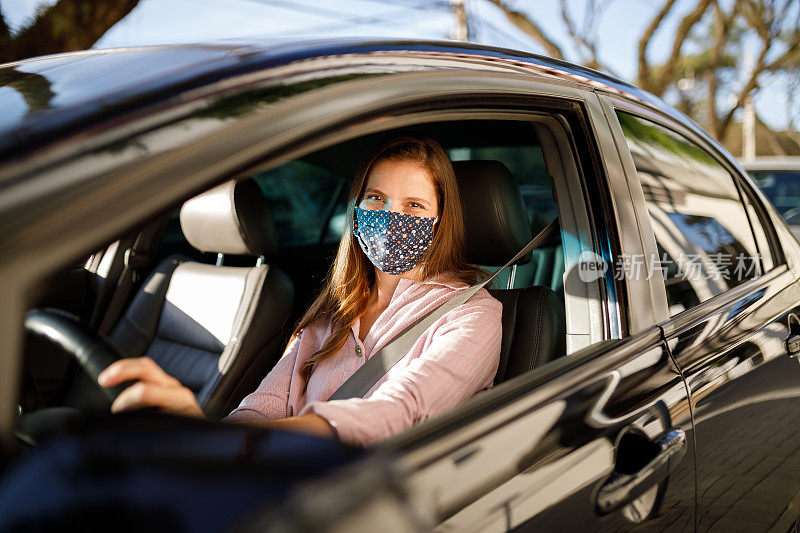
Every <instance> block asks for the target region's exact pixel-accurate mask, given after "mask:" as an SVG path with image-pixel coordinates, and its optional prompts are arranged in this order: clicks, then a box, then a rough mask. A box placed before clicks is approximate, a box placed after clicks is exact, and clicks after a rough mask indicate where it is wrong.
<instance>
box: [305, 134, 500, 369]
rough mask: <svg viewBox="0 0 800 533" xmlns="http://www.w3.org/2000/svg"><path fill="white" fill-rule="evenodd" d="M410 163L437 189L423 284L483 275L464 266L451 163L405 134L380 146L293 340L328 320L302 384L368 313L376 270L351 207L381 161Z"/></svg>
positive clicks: (358, 180) (355, 190)
mask: <svg viewBox="0 0 800 533" xmlns="http://www.w3.org/2000/svg"><path fill="white" fill-rule="evenodd" d="M386 160H392V161H410V162H414V163H417V164H419V165H421V166H422V167H423V168H425V169H426V170H427V171H428V173H429V175H430V176H431V179H432V180H433V185H434V188H435V189H436V198H437V201H438V204H439V222H438V223H437V226H438V228H437V229H436V231H435V233H434V237H433V241H432V242H431V245H430V247H429V248H428V251H427V252H426V253H425V255H424V256H423V258H422V259H421V261H420V265H421V266H420V274H421V276H422V279H423V280H425V279H428V278H429V277H432V276H435V275H437V274H442V273H450V274H451V275H452V276H453V277H454V278H455V279H456V280H459V281H462V282H464V283H467V284H469V285H473V284H475V283H476V281H477V280H478V279H479V278H480V277H482V276H483V275H485V274H486V272H485V271H483V270H482V269H480V268H478V267H475V266H473V265H470V264H469V263H468V262H467V254H466V237H465V232H464V220H463V216H462V211H461V198H460V196H459V194H458V184H457V183H456V177H455V173H454V172H453V165H452V163H451V162H450V158H449V157H448V156H447V153H446V152H445V151H444V149H443V148H442V146H441V145H440V144H439V143H438V142H436V141H434V140H433V139H430V138H426V137H420V136H410V135H404V136H399V137H391V138H388V139H385V140H384V141H382V142H380V143H379V144H378V145H377V146H375V148H373V149H372V151H371V152H370V153H369V154H368V155H367V157H366V158H365V159H364V161H363V162H362V163H361V168H360V169H359V170H358V173H357V174H356V177H355V180H354V181H353V186H352V188H351V189H350V195H349V197H348V203H347V206H348V210H347V219H346V220H347V222H346V224H345V232H344V235H343V236H342V240H341V242H340V243H339V249H338V251H337V253H336V259H335V260H334V262H333V264H332V265H331V268H330V270H329V271H328V275H327V277H326V279H325V284H324V286H323V288H322V290H321V291H320V294H319V296H317V298H316V299H315V300H314V303H312V304H311V306H310V307H309V308H308V310H307V311H306V312H305V314H304V315H303V317H302V318H301V319H300V321H299V322H298V324H297V327H296V328H295V330H294V332H293V333H292V338H294V337H295V336H296V335H298V334H299V333H300V331H302V329H303V328H305V327H306V326H308V325H309V324H311V323H313V322H315V321H317V320H320V319H328V320H330V323H331V334H330V336H329V337H328V338H327V339H326V340H325V343H324V344H323V345H322V347H321V348H320V349H319V350H318V351H317V352H315V353H314V354H313V355H312V356H311V358H310V359H309V360H308V361H307V362H306V363H305V364H304V365H303V368H302V370H301V375H302V376H303V378H304V379H305V381H306V383H307V382H308V378H309V377H310V376H311V373H312V372H313V371H314V367H315V366H316V365H317V363H319V362H320V361H322V360H324V359H327V358H328V357H330V356H331V355H333V354H335V353H336V352H338V351H339V350H340V349H341V348H342V346H344V344H345V342H346V341H347V336H348V333H349V330H350V326H352V324H353V322H355V320H356V319H357V318H358V317H359V316H361V314H362V313H363V312H364V311H365V310H366V307H367V302H368V301H369V296H370V294H371V293H372V291H373V290H374V284H375V267H374V266H373V265H372V263H371V262H370V261H369V259H368V258H367V256H366V255H365V254H364V252H363V251H362V250H361V248H360V246H359V245H358V242H357V240H356V239H355V237H354V236H353V232H352V228H353V214H354V206H355V205H356V204H357V201H358V200H359V199H360V198H361V196H362V195H363V193H364V188H365V186H366V182H367V178H368V176H369V174H370V172H371V171H372V169H373V168H374V167H375V165H376V164H377V163H378V162H380V161H386Z"/></svg>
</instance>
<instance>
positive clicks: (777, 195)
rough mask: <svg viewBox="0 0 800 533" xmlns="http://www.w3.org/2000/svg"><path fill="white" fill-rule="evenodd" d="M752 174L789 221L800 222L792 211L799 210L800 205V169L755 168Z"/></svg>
mask: <svg viewBox="0 0 800 533" xmlns="http://www.w3.org/2000/svg"><path fill="white" fill-rule="evenodd" d="M750 175H751V176H753V179H754V180H755V181H756V183H757V184H758V186H759V187H760V188H761V190H762V191H764V194H766V195H767V198H769V199H770V201H771V202H772V203H773V204H774V205H775V207H776V208H778V211H779V212H780V214H781V216H783V217H784V218H787V222H789V223H790V224H792V223H794V224H798V223H800V220H799V219H798V217H797V216H793V215H795V213H790V211H793V210H794V211H798V210H797V208H798V207H799V206H800V170H754V171H751V172H750ZM787 215H788V216H787ZM789 218H793V219H794V220H789Z"/></svg>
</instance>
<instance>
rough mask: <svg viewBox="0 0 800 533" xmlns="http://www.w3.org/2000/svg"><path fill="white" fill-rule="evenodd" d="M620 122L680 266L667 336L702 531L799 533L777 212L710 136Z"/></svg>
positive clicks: (785, 273)
mask: <svg viewBox="0 0 800 533" xmlns="http://www.w3.org/2000/svg"><path fill="white" fill-rule="evenodd" d="M616 117H617V119H618V121H619V124H620V133H621V134H622V135H624V137H625V139H626V142H627V145H628V146H629V148H630V152H629V153H631V154H632V158H631V161H630V165H631V167H635V172H636V174H637V175H638V180H639V181H640V183H641V186H642V187H643V189H644V195H643V196H644V199H645V204H646V210H647V212H649V218H650V222H651V224H652V228H653V231H654V235H655V241H656V246H657V252H656V253H657V255H658V256H659V260H661V261H663V262H664V263H668V264H663V265H662V266H663V269H661V270H659V274H661V275H663V278H661V279H662V280H663V282H662V284H661V287H662V290H663V291H664V292H665V294H666V299H665V300H666V302H665V303H666V307H665V309H666V311H667V313H668V314H669V318H668V319H667V320H665V321H663V322H662V324H661V328H662V329H663V331H664V337H665V340H666V342H667V346H668V347H669V349H670V351H671V353H672V355H673V357H674V358H675V361H676V363H677V364H678V366H679V367H680V369H681V371H682V372H683V374H684V376H685V378H686V380H687V383H688V385H689V389H690V394H691V399H692V405H691V408H692V412H693V416H694V422H695V433H696V445H697V476H698V526H699V530H702V531H705V530H734V531H741V530H748V531H766V530H768V529H771V530H777V531H788V530H789V529H790V528H791V527H792V525H793V524H794V523H795V522H796V520H797V516H798V514H799V513H800V511H798V504H800V439H799V438H798V435H800V387H798V385H800V365H798V361H797V359H796V358H795V353H796V351H797V349H798V348H797V346H796V339H797V338H798V337H797V335H798V333H800V329H798V328H800V322H798V320H797V313H798V311H799V310H800V308H799V307H798V302H800V288H799V287H798V285H797V281H796V278H797V276H796V274H795V273H794V272H793V271H792V270H790V269H789V268H788V267H787V265H786V264H785V263H784V261H783V258H782V257H781V255H782V254H781V248H780V247H777V246H776V244H778V243H779V242H780V241H778V240H777V239H778V238H777V237H776V235H775V234H774V230H773V228H772V226H773V224H775V223H776V221H777V215H775V214H773V215H775V216H771V215H770V214H769V213H768V212H767V211H766V209H765V207H764V205H763V204H761V199H760V198H758V195H757V194H756V193H755V191H754V189H753V188H751V187H750V184H749V183H747V182H746V180H743V179H742V178H741V176H740V175H738V174H737V172H736V170H735V169H734V168H733V167H732V166H730V165H729V164H727V162H725V161H724V159H723V158H721V157H720V156H719V155H718V154H717V153H715V151H714V150H713V149H712V148H711V147H710V146H709V145H707V144H706V143H705V142H704V140H703V139H702V138H700V136H695V135H693V134H692V132H690V131H687V130H685V129H681V128H680V126H679V125H677V124H674V123H670V122H667V121H663V122H661V121H659V120H658V119H657V118H656V117H654V116H651V115H649V114H647V113H644V112H642V111H641V110H636V109H634V108H631V107H621V108H618V109H617V113H616ZM632 170H633V169H632ZM777 223H778V224H780V222H777ZM781 239H782V240H783V243H784V244H785V246H784V247H783V249H784V251H785V252H786V254H787V256H788V255H789V254H796V253H797V252H796V247H797V243H796V241H794V242H793V239H792V238H791V236H790V235H789V234H788V231H783V235H782V236H781ZM681 255H682V256H683V257H684V258H683V259H682V260H681V259H680V256H681ZM692 255H694V256H695V258H694V259H693V260H691V259H687V258H688V257H691V256H692ZM664 259H666V261H664ZM690 270H691V272H690ZM662 302H663V300H662Z"/></svg>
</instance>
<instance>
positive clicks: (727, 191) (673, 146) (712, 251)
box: [618, 112, 761, 315]
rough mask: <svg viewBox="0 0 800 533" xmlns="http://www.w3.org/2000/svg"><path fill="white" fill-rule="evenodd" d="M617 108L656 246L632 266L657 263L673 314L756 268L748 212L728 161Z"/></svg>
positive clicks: (648, 268)
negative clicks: (655, 251)
mask: <svg viewBox="0 0 800 533" xmlns="http://www.w3.org/2000/svg"><path fill="white" fill-rule="evenodd" d="M618 116H619V121H620V124H621V125H622V131H623V133H624V134H625V139H626V141H627V143H628V147H629V148H630V151H631V155H632V156H633V160H634V164H635V165H636V170H637V173H638V176H639V180H640V182H641V184H642V190H643V192H644V196H645V201H646V202H647V208H648V212H649V213H650V221H651V224H652V227H653V232H654V233H655V238H656V242H657V245H658V253H659V257H657V258H642V259H641V260H640V261H639V262H640V264H641V268H640V269H639V271H638V272H636V274H638V275H648V274H652V272H653V271H654V269H655V268H658V269H659V270H661V272H662V274H663V275H664V282H665V285H666V291H667V299H668V301H669V306H670V314H671V315H676V314H678V313H680V312H681V311H683V310H685V309H689V308H691V307H692V306H694V305H697V304H698V303H700V302H703V301H706V300H708V299H709V298H712V297H713V296H716V295H717V294H720V293H722V292H724V291H726V290H728V289H731V288H733V287H735V286H737V285H739V284H741V283H743V282H745V281H747V280H749V279H753V278H755V277H757V276H758V275H760V273H761V264H760V260H759V254H758V250H757V248H756V245H755V240H754V238H753V232H752V230H751V227H750V223H749V220H748V217H747V213H746V211H745V208H744V205H743V204H742V201H741V197H740V196H739V191H738V189H737V187H736V184H735V183H734V180H733V177H732V176H731V175H730V173H729V172H728V171H727V170H726V169H725V167H723V166H722V165H721V164H720V163H718V162H717V160H716V159H715V158H714V157H713V156H712V155H711V154H709V153H708V152H706V151H705V150H703V149H702V148H700V147H699V146H698V145H696V144H694V143H693V142H691V141H689V140H688V139H686V138H685V137H683V136H681V135H679V134H677V133H675V132H673V131H671V130H669V129H667V128H664V127H662V126H660V125H658V124H655V123H653V122H650V121H648V120H644V119H641V118H638V117H635V116H633V115H629V114H627V113H621V112H620V113H618ZM633 263H635V261H634V262H633Z"/></svg>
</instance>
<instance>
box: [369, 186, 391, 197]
mask: <svg viewBox="0 0 800 533" xmlns="http://www.w3.org/2000/svg"><path fill="white" fill-rule="evenodd" d="M369 192H376V193H378V194H380V195H381V196H386V193H384V192H383V191H380V190H378V189H373V188H372V187H368V188H367V190H366V191H364V194H367V193H369Z"/></svg>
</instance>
